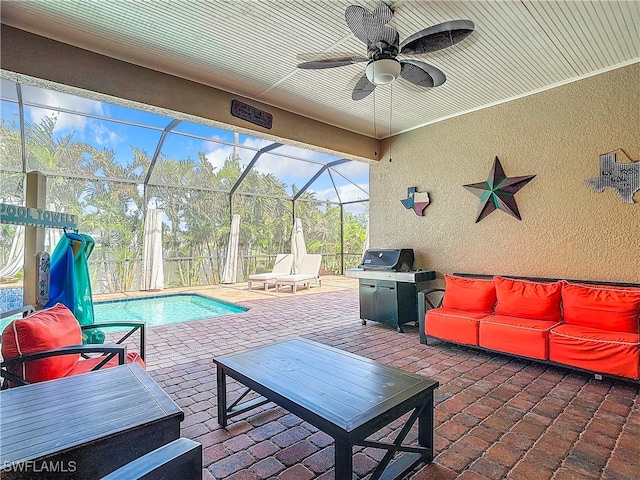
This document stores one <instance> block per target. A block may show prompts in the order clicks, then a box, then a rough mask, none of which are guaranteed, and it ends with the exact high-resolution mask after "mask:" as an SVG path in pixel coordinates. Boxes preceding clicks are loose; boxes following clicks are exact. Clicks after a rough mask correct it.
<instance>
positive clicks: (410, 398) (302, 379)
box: [213, 339, 439, 480]
mask: <svg viewBox="0 0 640 480" xmlns="http://www.w3.org/2000/svg"><path fill="white" fill-rule="evenodd" d="M213 361H214V362H215V364H216V365H217V394H218V423H219V424H220V425H221V426H223V427H226V426H227V423H228V420H229V419H230V418H232V417H235V416H237V415H240V414H242V413H245V412H247V411H249V410H251V409H253V408H255V407H257V406H259V405H263V404H265V403H267V402H269V401H271V402H274V403H276V404H278V405H280V406H282V407H283V408H286V409H287V410H288V411H289V412H291V413H293V414H294V415H296V416H298V417H300V418H301V419H303V420H305V421H306V422H309V423H310V424H311V425H314V426H315V427H317V428H318V429H320V430H322V431H323V432H325V433H327V434H328V435H330V436H332V437H333V438H334V440H335V478H336V479H339V480H344V479H351V478H352V472H353V447H354V446H355V445H361V446H364V447H373V448H380V449H384V450H386V451H387V453H386V454H385V456H384V457H383V458H382V460H381V461H380V464H379V465H378V467H377V468H376V470H375V471H374V472H373V474H372V476H371V480H375V479H378V478H381V477H382V475H383V474H384V478H385V479H395V478H401V477H402V476H404V475H405V474H406V473H408V472H409V471H411V470H412V469H414V468H415V467H416V466H417V465H418V464H420V463H422V462H430V461H432V460H433V455H434V452H433V407H434V401H433V392H434V390H435V389H436V388H437V387H438V385H439V384H438V382H436V381H435V380H432V379H430V378H426V377H423V376H420V375H416V374H413V373H409V372H406V371H404V370H401V369H399V368H396V367H392V366H389V365H386V364H384V363H380V362H377V361H374V360H370V359H368V358H364V357H360V356H358V355H354V354H352V353H349V352H345V351H342V350H338V349H336V348H333V347H329V346H326V345H323V344H320V343H316V342H312V341H310V340H305V339H293V340H287V341H284V342H280V343H276V344H273V345H268V346H264V347H258V348H254V349H251V350H248V351H245V352H242V353H238V354H235V355H229V356H224V357H217V358H215V359H214V360H213ZM227 375H228V376H230V377H232V378H234V379H235V380H237V381H239V382H240V383H242V384H243V385H245V386H246V387H247V389H246V390H245V391H244V392H243V393H242V394H241V395H240V397H239V398H237V399H236V400H234V401H233V402H231V403H230V404H228V403H227V380H226V376H227ZM250 391H254V392H256V393H258V394H259V395H260V397H258V398H255V399H253V400H245V397H246V395H247V394H248V393H249V392H250ZM243 400H244V401H243ZM410 411H411V414H410V415H409V418H408V419H407V421H406V423H405V425H404V426H403V427H402V429H401V430H400V432H399V434H398V436H397V438H396V440H395V441H394V442H393V443H386V442H377V441H372V440H368V437H370V436H371V435H372V434H374V433H375V432H377V431H378V430H380V429H381V428H382V427H385V426H387V425H389V424H390V423H391V422H393V421H394V420H396V419H397V418H399V417H401V416H402V415H404V414H405V413H407V412H410ZM416 420H417V421H418V445H413V446H410V445H403V444H402V442H403V441H404V439H405V437H406V436H407V433H409V431H410V430H411V427H412V426H413V424H414V423H415V422H416ZM396 452H404V453H402V455H399V456H398V457H397V458H395V459H394V455H395V454H396ZM392 460H393V461H392Z"/></svg>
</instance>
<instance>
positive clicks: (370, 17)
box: [344, 4, 400, 47]
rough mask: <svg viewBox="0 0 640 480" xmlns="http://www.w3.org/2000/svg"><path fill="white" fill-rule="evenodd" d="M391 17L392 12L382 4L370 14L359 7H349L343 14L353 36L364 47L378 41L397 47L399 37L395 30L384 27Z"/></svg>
mask: <svg viewBox="0 0 640 480" xmlns="http://www.w3.org/2000/svg"><path fill="white" fill-rule="evenodd" d="M392 17H393V10H391V9H390V8H389V7H388V6H387V5H385V4H382V5H380V6H379V7H378V8H376V9H375V10H374V11H373V13H370V12H369V11H367V10H366V9H365V8H363V7H361V6H359V5H350V6H348V7H347V9H346V10H345V12H344V18H345V20H346V22H347V25H348V26H349V29H351V31H352V32H353V34H354V35H355V36H356V37H358V38H359V39H360V40H361V41H362V42H364V43H365V45H367V47H368V46H370V45H372V44H375V43H377V42H380V41H384V42H387V43H389V44H391V45H398V44H399V43H400V42H399V36H398V32H397V30H396V29H395V28H393V27H389V26H386V24H387V23H389V21H390V20H391V18H392Z"/></svg>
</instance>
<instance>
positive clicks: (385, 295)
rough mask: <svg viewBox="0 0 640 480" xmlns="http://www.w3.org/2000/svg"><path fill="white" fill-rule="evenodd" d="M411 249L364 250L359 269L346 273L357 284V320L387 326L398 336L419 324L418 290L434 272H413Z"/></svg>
mask: <svg viewBox="0 0 640 480" xmlns="http://www.w3.org/2000/svg"><path fill="white" fill-rule="evenodd" d="M413 262H414V254H413V249H411V248H394V249H392V248H382V249H370V250H367V251H366V252H365V253H364V255H363V257H362V263H361V264H360V265H359V266H358V268H357V269H356V268H354V269H349V270H347V272H346V274H347V276H349V277H356V278H358V279H359V282H360V318H361V319H362V324H363V325H364V324H366V323H367V320H373V321H375V322H381V323H386V324H388V325H391V326H393V327H396V329H397V330H398V331H399V332H402V331H403V328H402V327H403V325H404V324H405V323H408V322H415V321H417V320H418V295H417V292H418V290H419V289H422V288H424V287H426V285H425V283H426V282H428V281H431V280H434V279H435V278H436V273H435V272H433V271H424V270H414V269H413Z"/></svg>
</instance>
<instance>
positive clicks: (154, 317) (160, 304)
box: [93, 293, 247, 327]
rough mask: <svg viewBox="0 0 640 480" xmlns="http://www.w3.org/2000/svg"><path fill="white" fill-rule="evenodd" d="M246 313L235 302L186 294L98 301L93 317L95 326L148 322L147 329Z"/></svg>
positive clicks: (94, 306)
mask: <svg viewBox="0 0 640 480" xmlns="http://www.w3.org/2000/svg"><path fill="white" fill-rule="evenodd" d="M246 311H247V309H246V308H244V307H241V306H239V305H234V304H233V303H228V302H223V301H221V300H216V299H213V298H209V297H205V296H203V295H196V294H187V293H184V294H176V295H163V296H156V297H147V298H135V299H127V300H114V301H108V302H95V303H94V304H93V316H94V318H95V321H96V323H99V322H109V321H115V320H134V321H143V322H147V327H154V326H158V325H169V324H172V323H180V322H188V321H191V320H202V319H204V318H211V317H218V316H220V315H229V314H233V313H242V312H246Z"/></svg>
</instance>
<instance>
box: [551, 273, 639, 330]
mask: <svg viewBox="0 0 640 480" xmlns="http://www.w3.org/2000/svg"><path fill="white" fill-rule="evenodd" d="M562 304H563V307H564V321H565V322H567V323H571V324H573V325H582V326H583V327H594V328H601V329H605V330H613V331H616V332H628V333H638V322H640V288H633V287H612V286H608V285H602V286H599V285H592V286H591V285H578V284H575V283H569V282H565V283H564V285H563V286H562Z"/></svg>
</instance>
